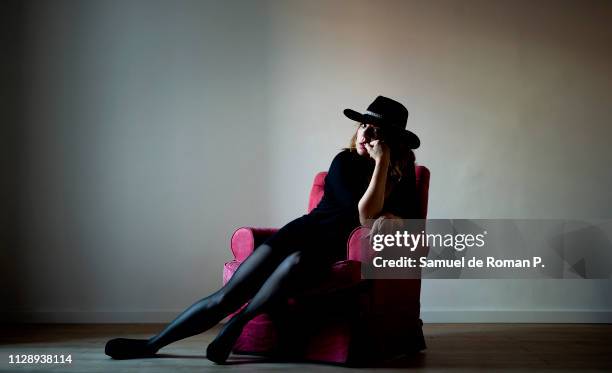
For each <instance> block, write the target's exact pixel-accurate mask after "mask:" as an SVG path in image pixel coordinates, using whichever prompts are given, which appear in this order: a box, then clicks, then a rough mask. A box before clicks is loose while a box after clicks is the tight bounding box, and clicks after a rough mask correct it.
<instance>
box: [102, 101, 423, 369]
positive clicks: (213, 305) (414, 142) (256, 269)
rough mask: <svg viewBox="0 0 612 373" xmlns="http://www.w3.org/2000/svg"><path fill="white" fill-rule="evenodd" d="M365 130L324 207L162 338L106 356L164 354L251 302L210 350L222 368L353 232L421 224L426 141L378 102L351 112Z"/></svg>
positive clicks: (267, 246)
mask: <svg viewBox="0 0 612 373" xmlns="http://www.w3.org/2000/svg"><path fill="white" fill-rule="evenodd" d="M344 114H345V115H346V116H347V117H348V118H350V119H353V120H355V121H357V122H359V126H358V128H357V130H356V132H355V134H354V135H353V138H352V139H351V143H350V146H349V148H345V149H343V150H342V151H341V152H340V153H338V154H337V155H336V156H335V158H334V159H333V161H332V163H331V166H330V168H329V172H328V174H327V177H326V179H325V189H324V193H323V198H322V199H321V202H320V203H319V204H318V205H317V207H316V208H314V209H313V210H312V211H311V212H310V213H308V214H306V215H303V216H301V217H299V218H297V219H295V220H293V221H291V222H289V223H288V224H287V225H285V226H284V227H282V228H281V229H280V230H279V231H278V232H277V233H275V234H274V235H272V236H271V237H269V238H268V239H267V240H266V241H264V242H263V243H262V244H261V245H260V246H258V247H257V248H256V250H254V251H253V253H252V254H251V255H250V256H249V257H248V258H247V259H246V260H245V261H244V262H243V263H242V264H241V265H240V266H239V267H238V268H237V270H236V272H235V273H234V275H233V276H232V278H231V279H230V280H229V281H228V282H227V284H225V286H223V287H222V288H221V289H219V290H218V291H217V292H215V293H213V294H211V295H209V296H208V297H206V298H203V299H201V300H200V301H198V302H196V303H195V304H193V305H192V306H191V307H189V308H188V309H186V310H185V311H183V313H181V314H180V315H179V316H178V317H177V318H176V319H175V320H174V321H172V322H171V323H170V324H169V325H168V326H166V328H165V329H164V330H162V331H161V332H160V333H159V334H157V335H155V336H153V337H151V338H149V339H146V340H143V339H125V338H116V339H112V340H110V341H108V343H107V344H106V348H105V352H106V354H107V355H109V356H111V357H113V358H115V359H127V358H136V357H146V356H152V355H154V354H155V353H156V352H157V351H158V350H159V349H160V348H162V347H164V346H166V345H168V344H170V343H172V342H174V341H177V340H180V339H183V338H186V337H190V336H193V335H196V334H200V333H202V332H204V331H206V330H208V329H210V328H211V327H213V326H214V325H216V324H217V323H218V322H220V321H221V320H222V319H223V318H225V317H226V316H228V315H229V314H230V313H232V312H235V311H236V310H237V309H239V308H240V307H241V306H242V305H243V304H244V303H246V302H249V303H248V304H247V306H246V307H244V308H243V309H242V310H241V311H240V312H239V313H238V314H237V315H235V316H234V317H233V318H232V319H231V320H229V321H228V322H227V323H226V324H225V325H224V326H223V328H222V329H221V331H220V333H219V335H218V336H217V337H216V338H215V340H213V341H212V342H211V343H210V344H209V345H208V348H207V350H206V357H207V358H208V359H210V360H212V361H214V362H217V363H222V362H224V361H225V360H226V359H227V357H228V356H229V354H230V352H231V349H232V347H233V345H234V343H235V341H236V340H237V338H238V337H239V336H240V333H241V331H242V329H243V327H244V325H245V324H246V323H247V322H248V321H249V320H251V319H252V318H254V317H255V316H257V315H259V314H261V313H263V312H266V311H267V310H269V309H270V308H271V307H274V305H275V304H277V303H278V302H283V301H285V300H286V299H287V297H288V296H290V295H292V294H296V293H298V292H300V291H302V290H304V289H305V286H306V284H310V285H311V286H312V284H313V277H314V276H317V278H323V274H324V273H325V271H324V270H325V269H328V268H330V267H331V264H332V263H334V262H336V261H338V260H342V259H345V256H346V253H345V247H346V242H347V240H348V237H349V234H350V233H351V231H352V230H353V229H354V228H356V227H357V226H359V225H366V224H368V223H369V222H370V221H371V220H370V219H375V218H378V217H380V216H384V217H387V218H404V219H409V218H416V196H415V190H414V189H415V176H414V153H413V152H412V150H411V149H416V148H418V147H419V145H420V141H419V138H418V137H417V136H416V135H415V134H414V133H412V132H410V131H408V130H406V129H405V128H406V122H407V119H408V110H406V108H405V107H404V106H403V105H402V104H400V103H399V102H397V101H394V100H391V99H389V98H387V97H383V96H378V97H377V98H376V99H375V100H374V102H372V104H370V106H368V109H367V111H366V112H365V113H363V114H361V113H358V112H356V111H354V110H350V109H346V110H344Z"/></svg>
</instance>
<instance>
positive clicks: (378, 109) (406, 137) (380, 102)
mask: <svg viewBox="0 0 612 373" xmlns="http://www.w3.org/2000/svg"><path fill="white" fill-rule="evenodd" d="M344 115H346V116H347V117H348V118H349V119H352V120H354V121H357V122H360V123H369V124H375V125H377V126H379V127H380V128H383V129H384V130H385V131H388V132H387V133H389V134H390V135H395V134H397V135H398V136H400V138H401V139H402V141H403V142H405V143H406V144H408V146H409V147H410V148H411V149H416V148H418V147H419V146H420V145H421V140H419V137H418V136H417V135H415V134H414V133H412V132H410V131H409V130H407V129H406V124H407V123H408V109H406V107H405V106H404V105H402V104H400V103H399V102H397V101H395V100H392V99H390V98H388V97H384V96H378V97H376V99H375V100H374V101H373V102H372V103H371V104H370V106H368V109H367V110H366V112H365V113H359V112H357V111H355V110H352V109H344Z"/></svg>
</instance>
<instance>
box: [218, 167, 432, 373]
mask: <svg viewBox="0 0 612 373" xmlns="http://www.w3.org/2000/svg"><path fill="white" fill-rule="evenodd" d="M415 171H416V183H417V193H418V195H419V198H418V200H419V204H420V205H419V211H420V215H421V216H420V218H422V219H425V218H426V217H427V203H428V193H429V170H428V169H427V168H426V167H424V166H418V165H417V166H416V169H415ZM326 175H327V173H326V172H320V173H318V174H317V175H316V176H315V179H314V183H313V186H312V190H311V192H310V200H309V203H308V212H310V211H311V210H312V209H313V208H314V207H316V205H317V204H318V203H319V201H320V200H321V198H322V196H323V186H324V183H325V176H326ZM277 230H278V229H277V228H253V227H242V228H239V229H237V230H236V231H235V232H234V234H233V235H232V238H231V250H232V253H233V254H234V260H232V261H230V262H227V263H225V266H224V270H223V283H224V284H225V283H226V282H227V281H228V280H229V278H230V277H231V276H232V275H233V273H234V271H235V270H236V268H237V267H238V266H239V265H240V263H241V262H242V261H243V260H244V259H246V258H247V257H248V256H249V255H250V254H251V253H252V252H253V250H254V249H255V248H256V247H258V246H259V245H260V244H261V243H262V242H263V241H264V240H265V239H266V238H267V237H269V236H270V235H271V234H273V233H274V232H276V231H277ZM367 233H368V228H365V227H358V228H356V229H355V230H354V231H353V232H352V233H351V236H350V238H349V242H348V243H347V259H346V260H342V261H339V262H337V263H335V264H334V265H333V268H332V271H331V272H330V274H329V277H328V278H326V280H325V281H324V282H323V283H322V284H319V285H317V286H315V288H314V289H313V290H312V291H309V292H308V294H303V295H300V296H296V297H294V298H291V299H289V300H288V302H287V304H286V307H283V308H282V309H278V310H277V311H275V312H274V313H272V312H271V313H266V314H262V315H259V316H257V317H255V318H254V319H253V320H251V321H250V322H249V323H248V324H247V325H246V326H245V328H244V329H243V331H242V334H241V335H240V337H239V338H238V340H237V342H236V344H235V345H234V348H233V352H234V353H236V354H250V355H264V356H270V357H276V358H280V359H284V360H285V359H291V360H309V361H320V362H328V363H340V364H347V365H361V364H364V363H365V364H367V363H373V362H379V361H384V360H385V359H387V358H391V357H394V356H397V355H401V354H404V353H414V352H418V351H420V350H423V349H425V348H426V345H425V339H424V337H423V331H422V325H423V322H422V321H421V319H420V295H421V280H420V279H381V280H378V279H376V280H364V279H362V278H361V262H360V252H361V250H360V249H359V243H360V239H361V237H363V235H365V234H367ZM237 312H238V311H236V313H237ZM230 316H233V314H232V315H230Z"/></svg>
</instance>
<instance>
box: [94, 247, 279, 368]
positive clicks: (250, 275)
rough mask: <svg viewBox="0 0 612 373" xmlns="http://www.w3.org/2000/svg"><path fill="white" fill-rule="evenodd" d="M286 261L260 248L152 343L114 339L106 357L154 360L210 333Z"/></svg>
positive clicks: (277, 252) (264, 248) (168, 326)
mask: <svg viewBox="0 0 612 373" xmlns="http://www.w3.org/2000/svg"><path fill="white" fill-rule="evenodd" d="M286 257H287V253H286V252H284V251H279V250H274V249H273V248H272V247H271V246H269V245H267V244H262V245H259V246H258V247H257V248H256V249H255V250H254V251H253V253H252V254H251V255H249V257H247V259H245V261H244V262H243V263H242V264H241V265H240V266H239V267H238V268H237V269H236V272H235V273H234V275H233V276H232V278H231V279H230V280H229V281H228V282H227V284H225V286H223V287H222V288H221V289H219V290H218V291H216V292H214V293H213V294H211V295H209V296H207V297H205V298H203V299H201V300H199V301H197V302H196V303H194V304H193V305H191V306H190V307H189V308H187V309H186V310H185V311H183V312H182V313H181V314H180V315H179V316H178V317H176V318H175V319H174V320H173V321H172V322H171V323H170V324H168V325H167V326H166V327H165V328H164V329H163V330H162V331H161V332H160V333H159V334H157V335H155V336H153V337H151V338H150V339H148V340H140V339H126V338H116V339H112V340H110V341H109V342H107V344H106V348H105V352H106V354H107V355H109V356H111V357H113V358H116V359H127V358H135V357H144V356H151V355H154V354H155V353H156V352H157V351H158V350H159V349H160V348H162V347H164V346H166V345H168V344H170V343H172V342H174V341H177V340H180V339H183V338H187V337H190V336H193V335H196V334H200V333H202V332H204V331H206V330H208V329H210V328H211V327H213V326H214V325H216V324H217V323H218V322H219V321H221V320H222V319H223V318H224V317H226V316H227V315H229V314H230V313H231V312H234V311H235V310H237V309H238V308H239V307H240V306H242V305H243V304H244V303H245V302H247V301H248V300H249V299H250V298H251V297H253V296H254V295H255V294H256V293H257V292H258V290H259V289H260V288H261V287H262V284H264V282H266V280H267V279H268V277H269V276H270V273H272V272H273V271H275V268H277V267H278V266H279V263H281V262H283V259H285V258H286Z"/></svg>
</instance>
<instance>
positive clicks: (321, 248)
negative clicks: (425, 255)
mask: <svg viewBox="0 0 612 373" xmlns="http://www.w3.org/2000/svg"><path fill="white" fill-rule="evenodd" d="M373 171H374V161H373V160H372V159H371V158H369V157H364V156H360V155H359V154H358V153H357V152H356V151H349V150H343V151H341V152H340V153H338V154H337V155H336V156H335V157H334V159H333V160H332V163H331V165H330V167H329V171H328V173H327V176H326V177H325V186H324V192H323V198H322V199H321V202H319V204H318V205H317V207H315V208H314V209H313V210H312V211H311V212H310V213H308V214H305V215H302V216H301V217H299V218H297V219H295V220H292V221H291V222H289V223H287V224H286V225H285V226H283V227H282V228H281V229H279V230H278V232H276V233H275V234H274V235H272V236H270V237H269V238H268V239H267V240H266V241H264V243H266V244H268V245H270V246H271V247H273V248H274V249H275V250H280V251H282V252H283V253H285V254H289V253H291V252H294V251H297V250H301V251H302V253H303V254H305V255H307V256H309V257H310V259H312V261H314V262H317V263H319V264H321V265H327V264H331V263H334V262H336V261H338V260H343V259H346V244H347V241H348V239H349V235H350V233H351V232H352V231H353V229H355V228H356V227H358V226H359V225H360V223H359V211H358V209H357V205H358V203H359V200H360V199H361V197H362V196H363V194H364V193H365V191H366V189H367V188H368V185H369V183H370V179H371V177H372V172H373ZM410 181H411V182H410ZM414 185H415V182H414V173H412V174H409V175H406V177H403V178H402V180H400V182H399V183H398V184H396V186H395V187H394V188H393V190H392V192H391V194H390V195H389V197H387V199H386V200H385V205H384V207H383V211H385V212H391V213H394V214H395V215H398V216H400V217H402V218H410V217H412V216H413V215H414V208H415V203H414V202H415V200H414Z"/></svg>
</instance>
